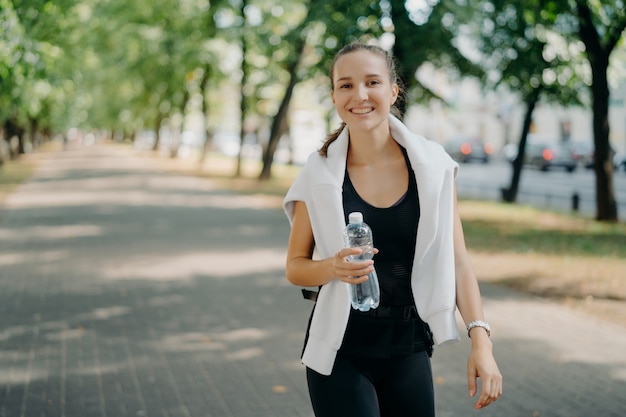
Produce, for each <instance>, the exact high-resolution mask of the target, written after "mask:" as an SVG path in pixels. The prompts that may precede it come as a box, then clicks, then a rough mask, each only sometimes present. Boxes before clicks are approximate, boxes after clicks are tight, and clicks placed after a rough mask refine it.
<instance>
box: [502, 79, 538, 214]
mask: <svg viewBox="0 0 626 417" xmlns="http://www.w3.org/2000/svg"><path fill="white" fill-rule="evenodd" d="M540 95H541V87H538V88H536V89H535V90H533V92H532V94H531V95H530V96H528V97H527V99H526V114H525V115H524V123H523V124H522V135H521V137H520V140H519V146H518V147H517V156H516V157H515V160H514V161H513V175H512V177H511V185H509V188H503V189H502V200H503V201H505V202H507V203H515V202H516V201H517V192H518V190H519V182H520V178H521V176H522V167H523V166H524V157H525V155H526V139H527V138H528V132H529V131H530V124H531V122H532V120H533V112H534V111H535V106H536V105H537V102H538V101H539V96H540Z"/></svg>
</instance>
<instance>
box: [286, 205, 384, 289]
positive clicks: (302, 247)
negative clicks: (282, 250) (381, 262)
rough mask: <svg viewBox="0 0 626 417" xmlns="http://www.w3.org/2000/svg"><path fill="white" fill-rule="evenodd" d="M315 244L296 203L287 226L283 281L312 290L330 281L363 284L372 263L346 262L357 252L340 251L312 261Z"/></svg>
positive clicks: (303, 212)
mask: <svg viewBox="0 0 626 417" xmlns="http://www.w3.org/2000/svg"><path fill="white" fill-rule="evenodd" d="M314 248H315V241H314V238H313V229H312V227H311V220H310V218H309V212H308V210H307V208H306V204H305V203H304V202H302V201H297V202H296V203H295V207H294V215H293V219H292V222H291V233H290V235H289V245H288V247H287V263H286V273H287V279H288V280H289V282H291V283H292V284H294V285H301V286H305V287H316V286H318V285H323V284H326V283H327V282H329V281H331V280H332V279H334V278H339V279H340V280H342V281H345V282H348V283H351V284H358V283H360V282H363V281H366V280H367V276H366V275H367V274H368V273H369V272H371V271H372V270H373V269H374V267H373V266H372V265H373V261H371V260H370V261H363V262H348V261H347V260H346V257H347V256H349V255H353V254H358V253H359V252H360V251H361V250H360V249H351V248H344V249H341V250H340V251H339V252H337V253H336V254H335V255H334V256H331V257H330V258H326V259H322V260H313V250H314Z"/></svg>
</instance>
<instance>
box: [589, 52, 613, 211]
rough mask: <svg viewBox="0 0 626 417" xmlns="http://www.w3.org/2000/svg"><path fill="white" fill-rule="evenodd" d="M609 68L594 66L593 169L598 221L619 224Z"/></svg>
mask: <svg viewBox="0 0 626 417" xmlns="http://www.w3.org/2000/svg"><path fill="white" fill-rule="evenodd" d="M607 67H608V59H607V60H606V66H604V68H601V67H600V65H596V66H593V65H592V74H593V83H592V84H591V91H592V96H593V98H592V100H593V105H592V107H593V142H594V146H595V152H594V161H593V166H594V170H595V172H596V219H597V220H602V221H617V203H616V202H615V194H614V191H613V162H612V161H611V153H610V145H609V116H608V114H609V86H608V82H607V76H606V70H607Z"/></svg>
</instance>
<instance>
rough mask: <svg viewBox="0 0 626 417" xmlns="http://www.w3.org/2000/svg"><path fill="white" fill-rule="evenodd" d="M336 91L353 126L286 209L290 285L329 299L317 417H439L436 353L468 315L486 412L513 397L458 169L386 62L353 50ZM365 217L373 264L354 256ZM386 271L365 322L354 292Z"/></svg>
mask: <svg viewBox="0 0 626 417" xmlns="http://www.w3.org/2000/svg"><path fill="white" fill-rule="evenodd" d="M330 77H331V84H332V91H331V96H332V101H333V104H334V105H335V108H336V110H337V112H338V114H339V117H340V118H341V119H342V121H343V123H342V126H341V127H340V128H339V129H338V130H337V132H335V133H334V134H332V135H330V136H329V138H328V139H327V141H326V142H325V143H324V145H323V146H322V148H321V149H320V151H319V152H318V153H314V154H312V155H311V156H310V157H309V159H308V161H307V164H306V166H305V167H304V168H303V170H302V172H301V173H300V175H299V176H298V178H297V179H296V180H295V181H294V184H293V185H292V186H291V188H290V190H289V192H288V193H287V195H286V197H285V201H284V208H285V212H286V214H287V216H288V218H289V220H290V223H291V234H290V237H289V246H288V251H287V262H286V274H287V278H288V279H289V281H290V282H291V283H292V284H294V285H298V286H305V287H312V286H313V287H314V286H319V287H320V291H319V294H315V295H316V297H315V298H316V304H315V307H314V310H313V313H312V316H311V320H310V322H309V328H308V331H307V337H306V341H305V347H304V351H303V354H302V362H303V363H304V364H305V365H306V367H307V369H306V370H307V382H308V386H309V393H310V397H311V402H312V405H313V409H314V411H315V415H316V416H317V417H330V416H337V417H339V416H341V417H349V416H354V417H369V416H372V417H378V416H383V417H388V416H394V417H408V416H434V394H433V382H432V371H431V365H430V353H431V349H432V345H433V344H437V345H440V344H443V343H446V342H448V341H456V340H458V338H459V336H458V330H457V326H456V320H455V310H456V308H457V307H458V309H459V311H460V313H461V316H462V317H463V319H464V321H465V323H466V324H467V326H468V327H467V332H468V335H469V336H470V337H471V342H472V349H471V352H470V355H469V360H468V369H467V373H468V388H469V395H470V396H474V395H475V394H476V393H477V384H476V379H477V378H479V377H480V378H481V383H482V384H481V385H482V387H481V388H482V389H481V392H480V395H479V397H478V399H477V401H476V403H475V408H483V407H485V406H487V405H489V404H491V403H492V402H493V401H495V400H496V399H497V398H498V397H499V396H500V395H501V393H502V377H501V375H500V372H499V370H498V366H497V364H496V362H495V359H494V357H493V354H492V344H491V341H490V339H489V331H490V329H489V325H488V324H487V323H486V322H484V316H483V309H482V302H481V298H480V291H479V288H478V283H477V280H476V277H475V275H474V273H473V271H472V268H471V264H470V260H469V258H468V253H467V250H466V247H465V240H464V236H463V230H462V226H461V220H460V217H459V214H458V211H457V205H456V189H455V183H454V179H455V175H456V172H457V169H458V165H457V164H456V163H455V162H454V161H453V160H452V159H451V158H450V157H449V156H448V155H447V154H446V153H445V152H444V151H443V150H442V148H441V147H440V146H439V145H438V144H435V143H434V142H431V141H428V140H426V139H424V138H422V137H419V136H417V135H414V134H412V133H411V132H409V131H408V129H407V128H406V127H405V126H404V125H403V124H402V123H401V122H400V120H398V119H397V118H396V117H395V116H393V115H392V114H391V113H392V112H396V109H395V108H394V107H393V106H394V103H395V102H396V100H398V96H399V94H400V87H399V85H398V80H397V74H396V70H395V66H394V62H393V59H392V58H391V57H390V56H389V54H387V52H386V51H384V50H383V49H381V48H378V47H375V46H371V45H365V44H362V43H353V44H350V45H347V46H346V47H344V48H343V49H342V50H341V51H339V53H338V54H337V56H336V57H335V61H334V63H333V66H332V68H331V74H330ZM352 211H360V212H362V213H363V215H364V219H365V222H366V223H368V224H369V226H370V227H371V228H372V231H373V236H374V244H375V245H376V247H377V250H376V256H375V257H374V259H373V260H369V261H363V262H349V261H348V256H350V255H353V254H357V253H359V252H360V249H358V248H346V247H344V243H343V235H342V232H343V229H344V228H345V225H346V220H347V216H348V214H349V213H350V212H352ZM374 262H375V263H376V272H377V275H378V278H379V281H380V286H381V301H380V306H379V307H378V308H377V309H375V310H370V311H368V312H360V311H358V310H353V309H352V308H351V307H350V301H349V295H348V288H349V287H348V286H349V285H351V284H357V283H360V282H364V281H365V280H366V279H367V274H368V273H369V272H371V271H372V270H373V268H374ZM305 293H309V292H306V291H305Z"/></svg>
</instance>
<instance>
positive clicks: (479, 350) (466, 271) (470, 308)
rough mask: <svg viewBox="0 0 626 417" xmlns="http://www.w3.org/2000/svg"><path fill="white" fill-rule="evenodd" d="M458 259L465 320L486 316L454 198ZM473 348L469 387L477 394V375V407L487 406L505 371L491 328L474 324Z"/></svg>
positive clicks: (460, 304) (499, 389)
mask: <svg viewBox="0 0 626 417" xmlns="http://www.w3.org/2000/svg"><path fill="white" fill-rule="evenodd" d="M454 261H455V268H456V303H457V307H458V308H459V312H460V313H461V316H462V317H463V321H465V324H466V325H467V324H469V323H470V322H472V321H474V320H484V313H483V307H482V300H481V296H480V289H479V287H478V280H477V279H476V275H475V274H474V270H473V268H472V264H471V260H470V257H469V254H468V252H467V248H466V246H465V236H464V234H463V226H462V224H461V217H460V215H459V211H458V207H457V202H456V189H455V198H454ZM470 332H471V333H470V336H471V341H472V350H471V352H470V356H469V359H468V363H467V376H468V388H469V394H470V396H472V397H473V396H474V395H476V392H477V388H476V379H477V378H480V379H481V383H482V390H481V394H480V396H479V398H478V400H477V401H476V404H475V405H474V408H483V407H486V406H487V405H489V404H491V403H492V402H494V401H495V400H497V399H498V398H499V397H500V395H501V394H502V375H501V374H500V371H499V369H498V365H497V364H496V361H495V358H494V357H493V350H492V343H491V340H490V339H489V335H488V334H487V331H486V330H485V329H483V328H482V327H474V328H473V329H472V330H471V331H470Z"/></svg>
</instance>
